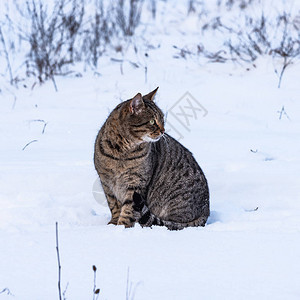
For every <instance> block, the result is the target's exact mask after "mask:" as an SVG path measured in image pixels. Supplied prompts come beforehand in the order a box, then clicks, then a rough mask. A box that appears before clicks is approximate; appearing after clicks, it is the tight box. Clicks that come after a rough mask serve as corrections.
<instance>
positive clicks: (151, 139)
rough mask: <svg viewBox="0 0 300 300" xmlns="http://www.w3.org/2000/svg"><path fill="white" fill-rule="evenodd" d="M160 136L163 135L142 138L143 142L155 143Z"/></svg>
mask: <svg viewBox="0 0 300 300" xmlns="http://www.w3.org/2000/svg"><path fill="white" fill-rule="evenodd" d="M162 136H163V133H162V134H160V135H158V136H156V137H151V136H148V135H145V136H144V137H143V141H145V142H157V141H159V140H160V138H161V137H162Z"/></svg>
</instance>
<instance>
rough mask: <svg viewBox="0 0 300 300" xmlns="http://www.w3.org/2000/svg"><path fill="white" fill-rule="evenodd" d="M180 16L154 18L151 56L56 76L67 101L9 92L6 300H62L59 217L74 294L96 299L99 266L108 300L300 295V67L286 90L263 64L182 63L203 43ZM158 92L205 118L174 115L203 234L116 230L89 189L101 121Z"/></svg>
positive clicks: (2, 185) (2, 282)
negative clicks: (200, 189)
mask: <svg viewBox="0 0 300 300" xmlns="http://www.w3.org/2000/svg"><path fill="white" fill-rule="evenodd" d="M159 3H160V5H171V4H170V3H167V2H166V3H165V4H164V2H159ZM171 3H172V2H171ZM170 9H171V8H170ZM173 9H174V8H173ZM177 13H178V15H174V16H173V21H172V20H171V21H172V22H171V21H170V20H168V22H169V23H167V21H166V20H165V19H164V16H158V18H157V20H156V23H157V24H156V25H157V26H153V24H152V27H151V26H149V27H148V28H147V35H146V37H145V38H146V39H148V43H149V45H154V46H155V47H153V49H145V51H147V53H148V57H145V56H144V53H142V52H141V53H137V54H136V53H134V51H130V49H129V50H128V52H127V54H126V55H125V56H124V60H125V61H124V63H123V64H122V72H121V71H120V68H121V66H120V63H118V62H114V61H112V60H111V58H120V57H118V56H117V55H116V54H115V53H111V55H106V56H104V57H103V58H101V59H100V64H99V70H98V73H95V74H94V73H93V72H87V73H83V77H78V78H77V77H56V83H57V86H58V92H56V91H55V90H54V87H53V84H52V82H51V81H49V82H47V83H45V84H44V85H42V86H38V85H35V86H34V87H32V86H31V85H30V84H27V86H26V87H24V86H20V87H19V89H13V88H10V87H8V85H6V88H4V89H2V93H0V102H1V105H0V146H1V147H0V292H1V291H2V290H3V289H5V288H7V289H8V290H9V291H10V293H8V292H7V291H8V290H6V291H5V292H3V293H1V294H0V299H58V289H57V280H58V266H57V257H56V248H55V246H56V240H55V222H58V224H59V250H60V256H61V257H60V258H61V265H62V280H61V286H62V289H63V290H66V291H65V298H66V299H93V284H94V277H93V276H94V274H93V270H92V266H93V265H96V266H97V268H98V270H97V279H96V284H97V287H99V288H100V289H101V291H100V296H99V299H109V300H110V299H135V300H137V299H170V300H171V299H300V284H299V279H300V192H299V186H300V176H299V175H300V155H299V153H300V139H299V137H300V99H299V98H300V86H299V72H300V65H299V63H295V64H293V65H291V66H290V67H289V68H288V69H287V70H286V72H285V74H284V77H283V80H282V86H281V88H280V89H278V88H277V84H278V76H277V75H276V74H275V72H274V62H273V61H272V60H271V59H270V58H267V57H266V58H262V59H260V60H259V61H258V62H256V67H250V69H249V70H247V68H249V66H248V67H247V68H246V67H243V66H239V65H231V64H207V63H203V62H200V61H199V59H198V58H197V57H195V56H191V57H189V58H188V59H183V58H180V59H178V58H174V57H173V56H174V55H175V54H176V49H174V48H173V45H177V46H180V47H184V46H185V45H187V44H188V43H190V44H192V43H194V42H195V43H196V39H198V37H197V36H196V34H195V29H194V26H196V25H195V24H196V22H195V16H193V15H189V16H186V14H185V15H184V13H183V12H181V11H180V9H178V10H177ZM160 18H161V20H160ZM162 20H163V21H162ZM176 20H181V21H180V22H179V21H176ZM166 24H167V25H168V26H167V25H166ZM189 30H190V31H189ZM183 32H184V33H183ZM202 43H203V41H202ZM130 62H136V63H139V65H140V67H139V68H136V67H134V66H133V65H132V64H131V63H130ZM296 62H297V61H296ZM145 66H147V70H148V71H147V78H145V69H144V67H145ZM157 86H159V87H160V88H159V90H158V93H157V96H156V103H157V104H158V105H159V107H160V108H161V109H162V110H163V111H164V112H165V113H167V112H168V111H169V110H170V108H172V107H173V105H174V104H175V103H176V102H177V101H178V100H179V99H180V98H181V96H182V95H184V94H185V93H186V92H189V93H190V94H191V95H192V96H193V97H194V98H195V99H196V100H197V101H198V103H200V104H201V105H202V106H203V107H204V108H205V109H206V110H207V115H206V116H204V117H203V116H201V115H198V117H197V119H190V126H189V130H190V131H188V130H186V129H185V128H183V127H182V125H181V124H180V123H178V122H177V123H176V119H174V118H173V119H172V115H171V114H170V113H168V122H170V124H171V125H172V126H173V128H175V129H176V130H177V131H178V132H180V133H181V134H182V136H183V137H184V138H182V139H181V140H180V142H181V143H182V144H183V145H184V146H185V147H187V148H188V149H189V150H190V151H191V152H192V153H193V154H194V156H195V158H196V160H197V161H198V163H199V165H200V166H201V168H202V169H203V171H204V172H205V174H206V177H207V180H208V183H209V188H210V201H211V216H210V218H209V220H208V223H207V226H206V227H204V228H202V227H201V228H187V229H184V230H182V231H169V230H167V229H166V228H163V227H155V226H154V227H153V228H141V227H140V226H139V225H136V226H135V227H134V228H131V229H125V228H124V227H121V226H113V225H106V224H107V222H108V221H109V220H110V212H109V209H108V207H107V205H106V204H105V199H104V196H103V194H100V195H99V194H98V196H97V200H98V202H97V201H96V200H95V199H94V196H93V193H92V190H93V185H94V182H95V181H96V180H97V174H96V171H95V169H94V165H93V151H94V141H95V137H96V134H97V132H98V130H99V129H100V127H101V125H102V124H103V123H104V122H105V119H106V117H107V116H108V114H109V112H110V111H111V110H112V109H113V108H114V107H115V106H116V105H117V104H118V103H119V102H120V101H121V100H126V99H129V98H131V97H133V96H134V95H135V94H136V93H138V92H141V93H143V94H146V93H148V92H149V91H151V90H153V89H154V88H156V87H157ZM282 107H284V111H285V112H286V114H282V116H281V118H280V113H279V112H280V111H281V110H282ZM36 120H44V122H45V123H47V125H46V126H45V128H44V125H45V123H44V122H41V121H36ZM167 128H169V134H170V135H173V136H174V137H176V134H177V132H176V131H174V129H171V127H170V126H169V127H168V126H167ZM43 129H44V133H42V132H43ZM31 141H35V142H33V143H31V144H29V145H28V146H27V147H25V146H26V145H27V144H28V143H29V142H31ZM24 147H25V149H24V150H22V149H23V148H24ZM101 197H102V198H101ZM101 199H102V200H103V201H102V200H101ZM99 202H100V203H99ZM130 287H131V291H130V292H129V291H127V290H129V289H130ZM126 293H127V294H129V295H128V296H126Z"/></svg>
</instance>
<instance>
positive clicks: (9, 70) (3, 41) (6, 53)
mask: <svg viewBox="0 0 300 300" xmlns="http://www.w3.org/2000/svg"><path fill="white" fill-rule="evenodd" d="M0 40H1V43H2V44H3V49H4V54H5V59H6V63H7V68H8V72H9V77H10V84H11V85H13V83H14V79H13V74H12V69H11V64H10V60H9V56H8V51H7V48H6V43H5V40H4V36H3V33H2V29H1V26H0Z"/></svg>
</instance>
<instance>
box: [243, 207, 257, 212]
mask: <svg viewBox="0 0 300 300" xmlns="http://www.w3.org/2000/svg"><path fill="white" fill-rule="evenodd" d="M257 210H258V207H256V208H254V209H245V212H253V211H257Z"/></svg>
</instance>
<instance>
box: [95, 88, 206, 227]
mask: <svg viewBox="0 0 300 300" xmlns="http://www.w3.org/2000/svg"><path fill="white" fill-rule="evenodd" d="M156 90H157V89H156ZM156 90H154V91H153V92H151V93H149V94H148V95H146V96H143V97H142V96H141V94H137V95H136V96H135V97H134V98H132V99H130V100H127V101H124V102H122V103H121V104H119V105H118V106H117V107H116V108H115V109H114V110H113V111H112V113H111V114H110V115H109V117H108V118H107V120H106V122H105V123H104V125H103V126H102V128H101V129H100V131H99V133H98V136H97V139H96V142H95V154H94V163H95V168H96V170H97V172H98V174H99V177H100V180H101V183H102V186H103V189H104V192H105V195H106V198H107V201H108V205H109V208H110V210H111V213H112V218H111V221H110V222H109V223H111V224H115V225H125V226H126V227H132V226H133V225H134V223H135V222H139V223H140V224H141V225H142V226H152V225H160V226H166V227H168V228H169V229H182V228H184V227H188V226H204V225H205V223H206V220H207V218H208V216H209V191H208V185H207V181H206V178H205V176H204V174H203V172H202V170H201V168H200V167H199V165H198V164H197V162H196V160H195V159H194V157H193V155H192V154H191V153H190V152H189V151H188V150H187V149H186V148H185V147H183V146H182V145H181V144H180V143H179V142H177V141H176V140H175V139H173V138H172V137H171V136H169V135H168V134H165V133H164V117H163V113H162V112H161V110H160V109H159V108H158V107H157V106H156V105H155V103H154V102H153V97H154V95H155V93H156Z"/></svg>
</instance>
